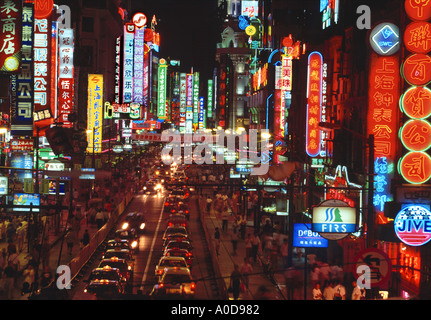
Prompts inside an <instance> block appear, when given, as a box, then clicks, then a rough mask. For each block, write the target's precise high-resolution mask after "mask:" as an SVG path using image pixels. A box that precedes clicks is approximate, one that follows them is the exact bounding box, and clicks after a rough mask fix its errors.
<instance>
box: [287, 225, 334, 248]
mask: <svg viewBox="0 0 431 320" xmlns="http://www.w3.org/2000/svg"><path fill="white" fill-rule="evenodd" d="M293 246H294V247H297V248H327V247H328V240H327V239H325V238H323V237H321V236H320V235H319V234H318V233H317V232H313V231H312V230H311V224H309V223H295V224H294V225H293Z"/></svg>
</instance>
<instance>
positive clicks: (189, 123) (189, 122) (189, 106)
mask: <svg viewBox="0 0 431 320" xmlns="http://www.w3.org/2000/svg"><path fill="white" fill-rule="evenodd" d="M186 84H187V93H186V130H185V132H186V133H192V132H193V74H189V73H188V74H187V82H186Z"/></svg>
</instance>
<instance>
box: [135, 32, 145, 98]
mask: <svg viewBox="0 0 431 320" xmlns="http://www.w3.org/2000/svg"><path fill="white" fill-rule="evenodd" d="M144 30H145V29H140V28H135V40H134V41H135V43H134V53H133V54H134V61H133V102H137V103H140V104H143V103H144Z"/></svg>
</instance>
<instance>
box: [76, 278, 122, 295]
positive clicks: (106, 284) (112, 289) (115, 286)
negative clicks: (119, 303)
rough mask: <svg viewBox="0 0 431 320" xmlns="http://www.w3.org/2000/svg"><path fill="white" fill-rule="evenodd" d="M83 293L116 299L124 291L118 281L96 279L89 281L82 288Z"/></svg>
mask: <svg viewBox="0 0 431 320" xmlns="http://www.w3.org/2000/svg"><path fill="white" fill-rule="evenodd" d="M84 293H89V294H91V295H93V296H95V297H97V298H98V299H108V300H112V299H118V298H120V297H121V295H122V294H123V293H124V291H123V288H122V286H121V284H120V282H119V281H116V280H107V279H100V280H99V279H96V280H93V281H91V282H90V283H89V284H88V285H87V286H86V287H85V289H84Z"/></svg>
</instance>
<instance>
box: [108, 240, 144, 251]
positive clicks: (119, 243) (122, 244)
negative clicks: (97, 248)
mask: <svg viewBox="0 0 431 320" xmlns="http://www.w3.org/2000/svg"><path fill="white" fill-rule="evenodd" d="M136 245H137V242H136ZM136 245H134V244H133V242H132V243H130V242H129V240H126V239H112V240H108V241H107V243H106V250H109V249H116V248H120V249H128V250H131V251H133V250H134V249H135V248H136Z"/></svg>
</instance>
